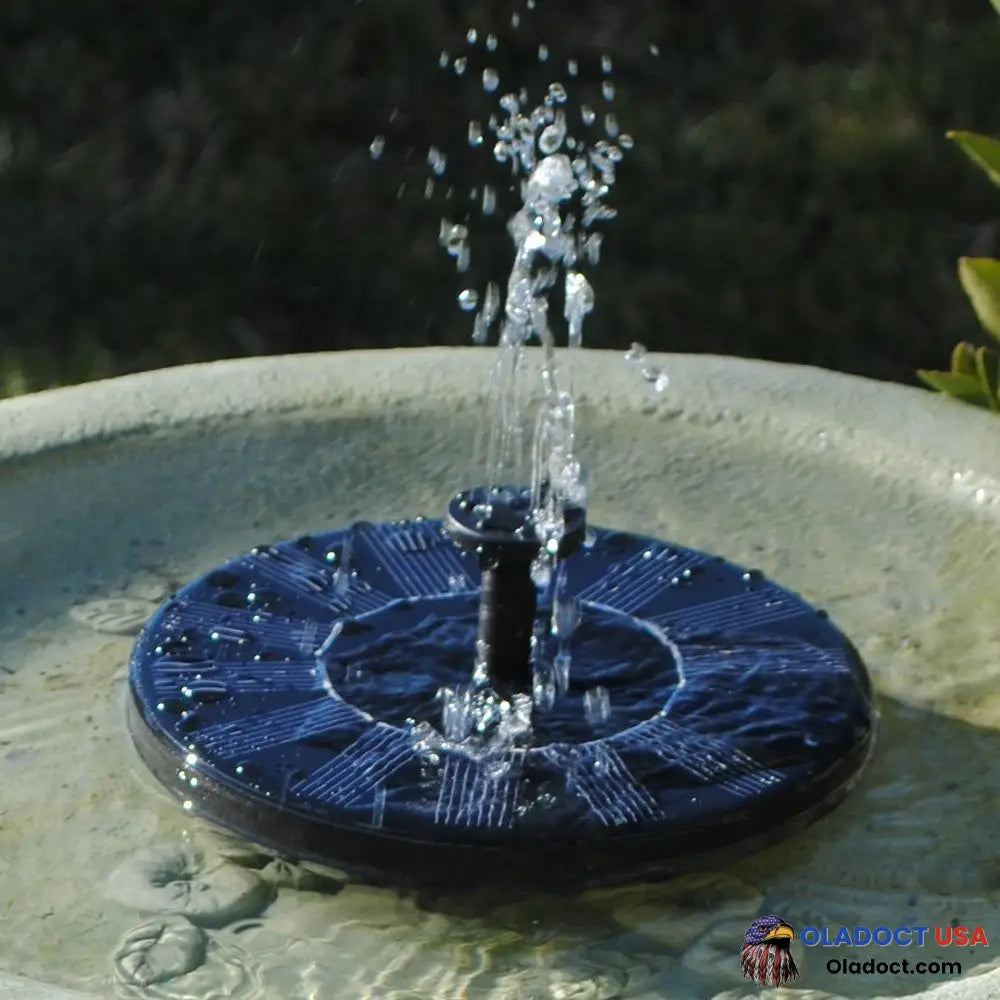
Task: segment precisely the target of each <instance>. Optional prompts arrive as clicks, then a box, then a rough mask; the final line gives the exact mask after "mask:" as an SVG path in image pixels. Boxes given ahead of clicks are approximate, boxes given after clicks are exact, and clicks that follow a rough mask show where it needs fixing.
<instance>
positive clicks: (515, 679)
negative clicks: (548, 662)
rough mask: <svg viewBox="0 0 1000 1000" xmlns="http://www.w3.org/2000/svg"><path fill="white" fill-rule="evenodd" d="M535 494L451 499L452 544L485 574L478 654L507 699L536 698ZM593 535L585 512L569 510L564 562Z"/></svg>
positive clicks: (485, 491) (514, 490)
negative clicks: (533, 695)
mask: <svg viewBox="0 0 1000 1000" xmlns="http://www.w3.org/2000/svg"><path fill="white" fill-rule="evenodd" d="M531 499H532V498H531V490H529V489H527V488H525V487H519V486H494V487H490V488H487V487H484V486H477V487H474V488H473V489H470V490H464V491H462V492H461V493H458V494H456V495H455V496H454V497H452V499H451V501H450V502H449V504H448V511H447V514H446V516H445V522H444V527H445V530H446V531H447V532H448V534H449V535H450V536H451V539H452V541H453V542H454V543H455V544H456V545H458V546H459V547H460V548H463V549H470V550H472V551H474V552H475V553H476V554H477V555H478V557H479V567H480V570H481V571H482V596H481V597H480V601H479V627H478V632H477V644H476V649H477V652H479V654H480V655H481V656H483V657H484V659H485V663H486V671H487V676H488V677H489V678H490V682H491V683H492V684H493V685H494V687H496V688H497V690H498V691H500V692H501V693H514V692H530V691H531V689H532V676H531V636H532V633H533V631H534V625H535V612H536V610H537V604H538V593H537V590H536V589H535V584H534V581H533V580H532V578H531V564H532V563H533V562H534V561H535V558H536V556H537V555H538V552H539V549H540V548H541V541H540V540H539V538H538V535H537V533H536V531H535V524H534V521H533V519H532V510H531ZM585 532H586V512H585V511H584V509H583V508H582V507H580V506H577V505H575V504H567V506H566V509H565V523H564V531H563V534H562V537H561V539H560V542H559V549H558V556H559V558H561V559H563V558H566V557H567V556H569V555H571V554H572V553H573V552H575V551H576V550H577V549H578V548H579V547H580V545H581V543H582V542H583V538H584V534H585Z"/></svg>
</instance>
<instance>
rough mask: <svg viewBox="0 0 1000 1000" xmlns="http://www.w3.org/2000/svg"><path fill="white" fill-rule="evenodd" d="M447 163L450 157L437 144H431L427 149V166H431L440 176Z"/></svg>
mask: <svg viewBox="0 0 1000 1000" xmlns="http://www.w3.org/2000/svg"><path fill="white" fill-rule="evenodd" d="M447 163H448V157H447V156H445V155H444V153H442V152H441V150H440V149H438V148H437V146H431V147H430V149H428V150H427V166H429V167H430V168H431V170H432V171H433V173H434V174H435V175H436V176H437V177H440V176H441V175H442V174H443V173H444V169H445V167H446V166H447Z"/></svg>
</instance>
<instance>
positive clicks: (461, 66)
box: [455, 56, 610, 100]
mask: <svg viewBox="0 0 1000 1000" xmlns="http://www.w3.org/2000/svg"><path fill="white" fill-rule="evenodd" d="M468 64H469V60H468V59H466V58H465V56H458V57H457V58H456V59H455V75H456V76H461V75H462V74H463V73H464V72H465V67H466V66H467V65H468ZM608 100H610V98H608Z"/></svg>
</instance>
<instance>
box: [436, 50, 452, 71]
mask: <svg viewBox="0 0 1000 1000" xmlns="http://www.w3.org/2000/svg"><path fill="white" fill-rule="evenodd" d="M449 62H451V56H450V55H449V54H448V53H447V52H446V51H444V50H442V52H441V55H439V56H438V66H440V67H441V69H447V68H448V63H449Z"/></svg>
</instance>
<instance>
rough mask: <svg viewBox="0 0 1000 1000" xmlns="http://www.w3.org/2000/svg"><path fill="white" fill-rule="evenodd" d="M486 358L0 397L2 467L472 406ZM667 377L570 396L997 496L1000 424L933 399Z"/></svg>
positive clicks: (277, 366)
mask: <svg viewBox="0 0 1000 1000" xmlns="http://www.w3.org/2000/svg"><path fill="white" fill-rule="evenodd" d="M493 357H494V352H493V351H491V350H489V349H487V350H483V349H482V348H475V347H471V348H398V349H393V350H372V351H345V352H328V353H320V354H296V355H276V356H265V357H257V358H242V359H235V360H228V361H215V362H208V363H204V364H196V365H184V366H178V367H174V368H165V369H159V370H156V371H150V372H141V373H138V374H134V375H125V376H121V377H118V378H114V379H106V380H102V381H97V382H91V383H84V384H82V385H78V386H68V387H64V388H59V389H50V390H46V391H43V392H38V393H31V394H28V395H25V396H18V397H13V398H11V399H7V400H0V428H3V432H2V434H0V461H3V460H5V459H10V458H15V457H22V456H28V455H32V454H38V453H41V452H44V451H50V450H55V449H60V448H65V447H69V446H72V445H76V444H83V443H85V442H88V441H106V440H109V439H114V438H119V437H126V436H130V435H133V434H142V433H147V432H153V431H161V432H162V431H167V430H170V429H179V428H181V427H184V426H185V425H197V424H199V423H203V422H206V421H226V420H230V421H231V420H235V419H239V418H240V417H246V416H250V415H253V416H256V417H267V416H268V415H279V414H308V413H310V412H315V413H317V414H325V415H329V414H330V413H336V412H338V411H339V412H342V413H345V414H354V415H364V414H370V415H374V414H378V413H388V412H390V410H391V409H392V408H394V407H405V406H409V405H418V406H421V407H424V408H426V407H427V400H428V398H429V397H433V396H434V395H435V394H436V393H440V394H443V393H445V392H446V393H447V398H448V399H450V400H451V401H453V402H460V401H462V402H465V401H472V400H475V399H477V398H479V397H480V396H481V395H482V389H481V386H482V384H483V380H484V379H485V377H486V376H487V374H488V372H489V369H490V366H491V364H492V361H493ZM651 360H652V362H653V363H654V364H657V365H660V366H661V367H663V368H664V369H665V370H666V371H667V372H668V373H669V374H670V375H671V385H670V387H669V388H668V390H667V391H666V393H664V394H663V395H662V396H657V395H656V394H655V393H653V391H652V390H651V388H650V387H649V386H647V385H645V384H643V383H642V381H641V379H640V378H639V376H638V374H637V373H636V372H634V371H632V370H629V368H628V366H627V365H626V364H625V363H624V362H623V360H622V355H621V353H620V352H617V351H591V350H587V351H583V352H581V355H580V356H579V357H578V358H577V360H576V362H575V373H576V385H577V391H578V396H579V398H581V399H582V400H584V401H587V402H590V403H592V404H595V405H598V406H602V407H609V408H610V409H612V410H613V411H614V412H616V413H622V414H629V413H630V414H634V415H636V416H639V415H643V414H645V415H647V416H648V417H649V419H652V420H655V419H661V420H663V426H664V428H665V433H668V431H667V430H666V429H667V428H668V427H669V420H670V419H672V418H677V417H681V418H687V419H690V420H691V421H692V422H699V421H700V422H726V421H733V422H736V421H740V420H742V421H744V422H745V423H752V424H756V425H757V426H758V427H760V428H761V429H762V430H763V432H764V433H767V432H768V430H769V428H772V427H773V429H774V430H775V431H779V433H778V434H776V435H774V436H775V437H785V438H788V437H789V436H791V437H792V438H793V439H794V441H793V444H794V445H797V444H798V443H802V444H806V443H808V442H809V440H810V439H814V438H816V437H818V436H822V437H824V438H825V439H828V440H827V444H829V445H833V446H837V447H838V450H841V451H845V452H847V453H850V454H851V455H852V458H853V459H854V460H856V461H861V462H863V463H864V464H869V465H870V464H878V463H880V462H881V461H883V460H890V461H892V462H893V464H897V462H898V461H899V460H901V459H903V460H910V461H912V462H915V463H918V464H922V463H926V462H930V463H931V464H932V465H933V466H936V471H938V472H940V470H941V467H942V460H943V459H944V460H945V461H946V462H947V464H948V466H949V469H955V470H966V471H969V470H972V471H975V472H976V473H977V474H978V475H979V476H980V477H984V479H985V481H986V483H987V486H996V488H997V492H998V493H1000V477H996V478H994V477H993V475H992V472H991V470H993V469H1000V434H998V433H997V431H998V427H997V424H996V417H995V416H994V415H993V414H990V413H987V412H986V411H983V410H978V409H977V408H975V407H971V406H967V405H963V404H960V403H957V402H956V401H954V400H951V399H946V398H944V397H941V396H937V395H935V394H932V393H929V392H927V391H924V390H921V389H918V388H915V387H910V386H902V385H896V384H893V383H886V382H876V381H874V380H871V379H866V378H862V377H860V376H856V375H847V374H843V373H839V372H832V371H827V370H825V369H820V368H812V367H807V366H802V365H790V364H783V363H778V362H769V361H759V360H752V359H745V358H736V357H728V356H721V355H708V354H696V355H692V354H688V355H681V354H659V355H651Z"/></svg>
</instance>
